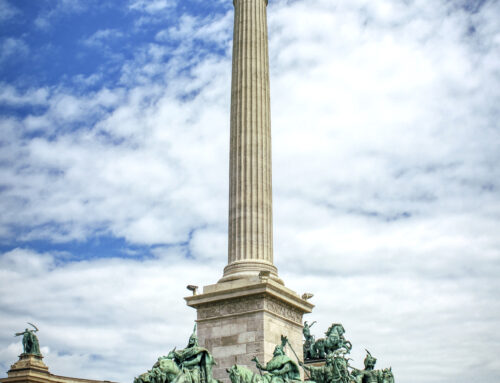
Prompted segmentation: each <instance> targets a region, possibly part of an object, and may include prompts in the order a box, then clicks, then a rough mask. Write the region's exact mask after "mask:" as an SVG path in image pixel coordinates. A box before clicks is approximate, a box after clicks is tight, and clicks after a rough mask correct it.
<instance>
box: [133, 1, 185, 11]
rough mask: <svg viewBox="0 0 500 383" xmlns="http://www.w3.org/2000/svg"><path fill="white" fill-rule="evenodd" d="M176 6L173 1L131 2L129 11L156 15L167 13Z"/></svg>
mask: <svg viewBox="0 0 500 383" xmlns="http://www.w3.org/2000/svg"><path fill="white" fill-rule="evenodd" d="M174 5H175V2H174V1H173V0H131V1H130V4H129V9H131V10H135V11H140V12H145V13H150V14H155V13H158V12H161V11H165V10H167V9H169V8H171V7H173V6H174Z"/></svg>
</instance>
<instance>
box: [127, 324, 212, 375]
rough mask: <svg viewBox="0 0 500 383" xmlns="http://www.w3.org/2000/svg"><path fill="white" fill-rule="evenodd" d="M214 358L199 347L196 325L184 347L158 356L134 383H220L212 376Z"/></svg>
mask: <svg viewBox="0 0 500 383" xmlns="http://www.w3.org/2000/svg"><path fill="white" fill-rule="evenodd" d="M214 364H215V360H214V358H213V357H212V354H210V352H209V351H208V350H207V349H206V348H203V347H199V345H198V338H197V336H196V325H195V326H194V330H193V334H192V335H191V337H190V338H189V342H188V345H187V347H186V348H185V349H183V350H179V351H176V350H175V349H174V350H172V351H170V353H169V354H168V355H167V356H162V357H160V358H158V361H157V362H156V363H155V364H154V365H153V367H152V368H151V370H149V371H148V372H145V373H144V374H142V375H140V376H138V377H137V378H135V379H134V383H220V382H219V381H218V380H216V379H214V378H213V376H212V367H213V365H214Z"/></svg>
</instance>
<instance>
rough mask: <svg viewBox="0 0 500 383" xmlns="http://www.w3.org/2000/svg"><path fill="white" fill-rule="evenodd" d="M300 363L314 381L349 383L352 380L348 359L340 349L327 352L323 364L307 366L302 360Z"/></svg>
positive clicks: (317, 382) (321, 382)
mask: <svg viewBox="0 0 500 383" xmlns="http://www.w3.org/2000/svg"><path fill="white" fill-rule="evenodd" d="M300 365H301V367H302V368H303V369H304V370H305V371H307V372H309V373H310V379H311V381H314V382H316V383H334V382H338V383H351V382H352V381H353V380H354V377H353V376H352V375H351V373H350V372H349V368H348V367H349V364H348V359H346V357H345V353H344V352H342V351H336V352H333V353H329V354H328V355H327V356H326V360H325V364H324V365H323V366H319V367H315V366H307V365H305V364H304V363H302V362H301V363H300Z"/></svg>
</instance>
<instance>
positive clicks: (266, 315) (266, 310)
mask: <svg viewBox="0 0 500 383" xmlns="http://www.w3.org/2000/svg"><path fill="white" fill-rule="evenodd" d="M185 299H186V301H187V304H188V305H189V306H191V307H194V308H196V310H197V323H198V339H199V343H200V346H201V347H205V348H207V349H208V350H209V351H210V352H211V353H212V355H213V356H214V358H215V360H216V361H217V366H214V368H213V376H214V378H216V379H219V380H221V381H223V382H229V377H228V375H227V373H226V369H227V368H230V367H231V366H233V365H234V364H239V365H243V366H246V367H248V368H251V369H252V370H253V371H255V372H257V369H256V367H255V363H254V362H253V361H252V358H254V357H255V356H256V357H257V358H259V360H260V362H261V363H262V364H264V365H265V363H267V362H268V361H269V360H270V359H271V358H272V357H273V351H274V348H275V347H276V345H278V344H280V343H281V335H285V336H286V337H287V338H288V340H289V343H290V345H291V348H293V350H287V355H289V356H290V357H291V358H292V359H297V358H298V359H300V360H302V328H303V325H302V316H303V314H306V313H310V312H311V311H312V309H313V307H314V305H312V304H311V303H309V302H307V301H305V300H303V299H302V298H300V297H299V296H298V295H297V294H296V293H295V292H293V291H292V290H290V289H288V288H286V287H285V286H283V285H282V284H281V283H279V282H277V281H275V280H273V279H270V278H266V277H249V278H246V279H238V280H233V281H229V282H223V283H217V284H215V285H209V286H205V287H204V288H203V294H199V295H193V296H190V297H187V298H185ZM290 345H289V346H287V348H288V349H290Z"/></svg>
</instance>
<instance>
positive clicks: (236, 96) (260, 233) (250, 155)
mask: <svg viewBox="0 0 500 383" xmlns="http://www.w3.org/2000/svg"><path fill="white" fill-rule="evenodd" d="M234 8H235V16H234V38H233V64H232V65H233V72H232V83H231V138H230V165H229V167H230V169H229V189H230V190H229V244H228V245H229V246H228V266H227V267H226V268H225V269H224V278H223V279H226V280H227V279H236V278H240V277H245V276H249V275H255V274H257V273H258V272H260V271H270V272H271V276H275V277H276V278H277V270H276V267H274V265H273V220H272V179H271V116H270V93H269V54H268V38H267V15H266V8H267V0H234Z"/></svg>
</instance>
